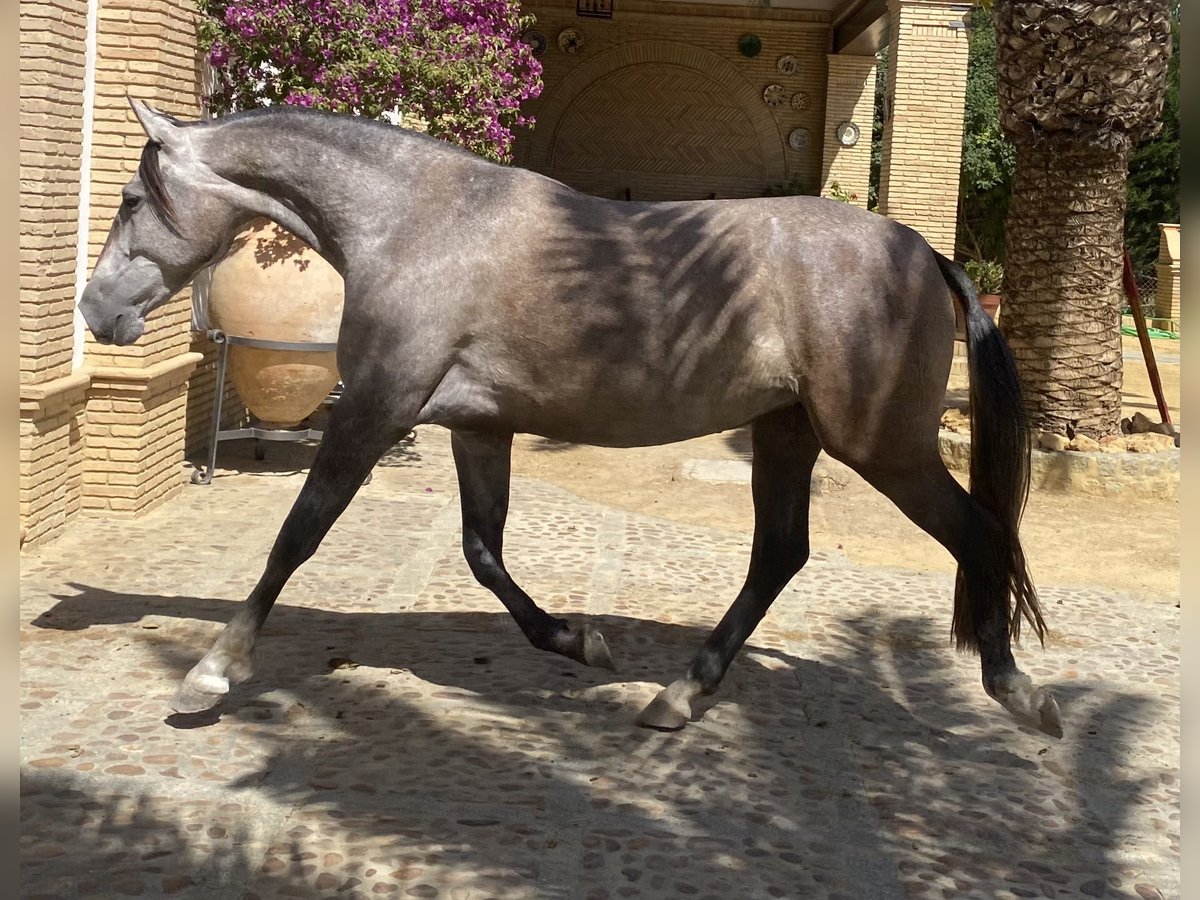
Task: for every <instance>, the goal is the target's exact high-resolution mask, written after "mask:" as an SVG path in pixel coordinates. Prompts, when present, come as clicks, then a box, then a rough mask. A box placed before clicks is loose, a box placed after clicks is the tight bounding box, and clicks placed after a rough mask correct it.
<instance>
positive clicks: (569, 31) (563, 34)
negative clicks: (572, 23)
mask: <svg viewBox="0 0 1200 900" xmlns="http://www.w3.org/2000/svg"><path fill="white" fill-rule="evenodd" d="M558 49H559V50H561V51H562V52H563V53H578V52H579V51H580V50H582V49H583V32H582V31H580V30H579V29H578V28H564V29H563V30H562V31H560V32H559V33H558Z"/></svg>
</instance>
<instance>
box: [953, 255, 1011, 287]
mask: <svg viewBox="0 0 1200 900" xmlns="http://www.w3.org/2000/svg"><path fill="white" fill-rule="evenodd" d="M963 269H964V271H966V273H967V277H968V278H970V279H971V280H972V281H973V282H975V289H976V290H977V291H979V293H981V294H998V293H1000V288H1001V287H1002V286H1003V284H1004V266H1002V265H1000V263H998V262H993V261H992V260H987V259H972V260H968V261H967V262H965V263H963Z"/></svg>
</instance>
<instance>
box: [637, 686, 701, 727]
mask: <svg viewBox="0 0 1200 900" xmlns="http://www.w3.org/2000/svg"><path fill="white" fill-rule="evenodd" d="M699 693H700V686H699V685H697V684H695V683H693V682H691V681H689V680H687V679H686V678H685V679H681V680H679V681H675V682H672V683H671V684H669V685H667V687H665V688H663V689H662V690H661V691H659V693H658V696H657V697H655V698H654V699H653V700H651V701H650V704H649V706H647V707H646V708H645V709H643V710H642V712H641V715H639V716H638V717H637V723H638V724H639V725H641V726H642V727H643V728H656V729H658V730H659V731H678V730H679V729H680V728H682V727H683V726H684V725H686V724H687V723H688V722H690V721H691V720H692V699H693V698H694V697H696V696H698V695H699Z"/></svg>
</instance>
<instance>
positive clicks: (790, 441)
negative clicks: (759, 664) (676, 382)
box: [638, 406, 821, 730]
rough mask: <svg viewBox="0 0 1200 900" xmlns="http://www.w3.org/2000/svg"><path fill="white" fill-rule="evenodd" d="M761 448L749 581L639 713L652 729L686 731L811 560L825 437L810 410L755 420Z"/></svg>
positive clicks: (756, 464)
mask: <svg viewBox="0 0 1200 900" xmlns="http://www.w3.org/2000/svg"><path fill="white" fill-rule="evenodd" d="M751 434H752V437H753V447H754V469H753V475H752V481H751V484H752V492H753V495H754V546H753V550H752V551H751V554H750V569H749V572H748V573H747V575H746V582H745V585H744V586H743V587H742V590H741V592H740V593H739V594H738V595H737V599H735V600H734V601H733V605H732V606H731V607H730V608H729V610H728V612H726V613H725V616H724V617H723V618H722V619H721V622H720V624H718V625H717V627H716V629H714V630H713V633H712V634H711V635H709V638H708V640H707V641H706V642H705V643H704V646H703V647H702V648H701V650H700V652H699V654H697V656H696V658H695V659H694V660H693V661H692V664H691V666H690V668H689V669H688V673H687V675H686V676H685V677H684V678H681V679H680V680H678V681H676V682H673V683H672V684H671V685H669V686H668V687H666V688H664V689H663V690H662V691H661V692H660V693H659V695H658V696H657V697H655V698H654V700H653V701H651V703H650V705H649V706H647V707H646V708H645V709H644V710H643V711H642V713H641V715H640V716H638V724H639V725H645V726H647V727H648V728H659V729H664V730H674V729H677V728H682V727H683V726H684V725H686V724H687V722H688V721H689V720H690V719H691V717H692V701H693V700H695V699H697V698H698V697H702V696H706V695H709V694H712V693H713V692H714V691H716V689H717V686H718V685H719V684H720V683H721V679H722V678H724V677H725V671H726V670H727V669H728V668H729V664H730V663H731V662H733V658H734V657H735V656H736V655H737V653H738V651H739V650H741V648H742V645H743V644H744V643H745V642H746V639H747V638H749V637H750V635H751V633H752V632H753V631H754V629H755V627H756V626H757V625H758V623H759V622H760V621H761V620H762V618H763V616H764V615H766V613H767V609H768V608H769V607H770V605H771V603H772V602H773V601H774V600H775V598H776V597H777V596H779V592H780V591H782V590H783V588H784V587H785V586H786V585H787V583H788V581H790V580H791V578H792V576H794V575H795V574H796V573H797V572H799V571H800V569H801V568H802V567H803V566H804V564H805V563H806V562H807V561H808V505H809V482H810V479H811V477H812V469H813V464H814V463H815V462H816V461H817V454H818V453H820V451H821V445H820V442H819V441H818V440H817V436H816V434H815V433H814V432H813V429H812V426H811V425H810V424H809V421H808V415H807V414H806V413H805V412H804V409H803V407H800V406H792V407H788V408H787V409H782V410H777V411H775V412H772V413H768V414H767V415H764V416H760V417H759V418H757V419H755V420H754V422H753V423H751Z"/></svg>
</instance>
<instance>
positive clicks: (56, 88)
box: [18, 0, 88, 543]
mask: <svg viewBox="0 0 1200 900" xmlns="http://www.w3.org/2000/svg"><path fill="white" fill-rule="evenodd" d="M87 9H88V4H87V0H54V2H31V0H21V3H20V7H19V11H20V37H21V51H20V53H21V57H20V63H21V76H20V113H19V127H20V178H21V188H20V190H21V209H20V254H21V256H20V293H19V299H18V303H19V307H20V346H21V378H20V398H21V403H20V416H21V431H20V445H19V446H20V450H19V454H20V516H21V540H22V543H25V542H29V541H33V540H39V539H42V538H45V537H48V536H51V535H52V534H54V533H55V532H56V531H57V530H58V529H59V528H60V527H61V526H62V525H63V524H64V522H65V521H66V519H67V517H68V516H69V515H70V513H71V512H73V511H74V510H75V509H77V508H78V507H79V500H80V479H79V474H80V467H81V464H82V458H83V425H82V421H83V410H84V402H85V397H86V392H87V386H88V378H87V377H86V376H83V375H78V374H72V355H73V348H74V335H75V325H74V316H75V256H76V244H77V241H78V233H79V178H80V160H81V155H82V146H83V133H82V130H81V128H80V118H81V114H82V104H81V98H82V96H83V91H84V71H85V67H84V60H85V39H86V34H87Z"/></svg>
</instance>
